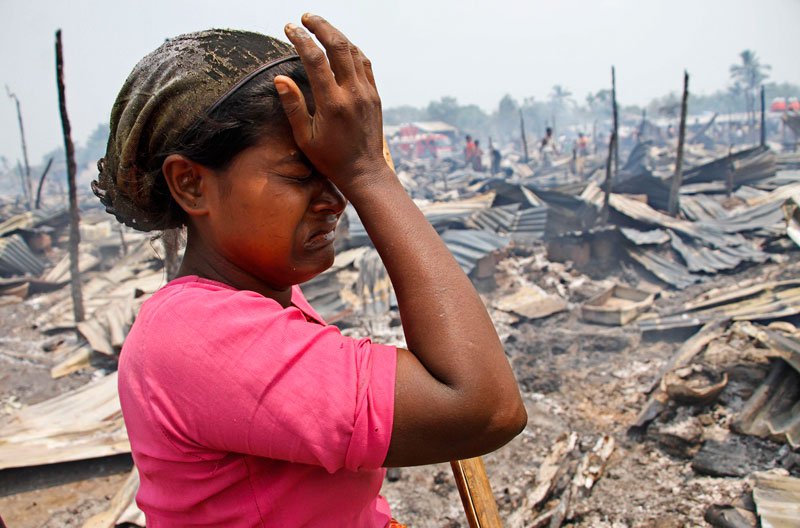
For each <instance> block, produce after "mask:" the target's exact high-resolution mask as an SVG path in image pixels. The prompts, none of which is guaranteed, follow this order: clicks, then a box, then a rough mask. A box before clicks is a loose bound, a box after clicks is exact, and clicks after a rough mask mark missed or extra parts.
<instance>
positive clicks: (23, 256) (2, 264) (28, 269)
mask: <svg viewBox="0 0 800 528" xmlns="http://www.w3.org/2000/svg"><path fill="white" fill-rule="evenodd" d="M44 268H45V265H44V263H43V262H42V261H41V260H39V259H38V258H36V255H34V254H33V253H32V252H31V250H30V248H29V247H28V244H26V243H25V240H23V238H22V237H21V236H19V235H11V236H7V237H3V238H0V274H4V275H31V276H34V277H38V276H39V275H41V274H42V272H44Z"/></svg>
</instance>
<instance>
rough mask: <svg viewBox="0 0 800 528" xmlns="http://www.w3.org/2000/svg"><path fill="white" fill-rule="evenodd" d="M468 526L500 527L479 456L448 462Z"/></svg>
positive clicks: (474, 527) (495, 505)
mask: <svg viewBox="0 0 800 528" xmlns="http://www.w3.org/2000/svg"><path fill="white" fill-rule="evenodd" d="M450 467H451V468H452V469H453V476H454V477H455V479H456V486H457V487H458V494H459V495H461V503H462V504H463V505H464V512H465V513H466V514H467V522H468V523H469V526H470V528H502V526H503V523H502V522H501V521H500V514H499V513H498V511H497V503H496V502H495V500H494V494H493V493H492V486H491V484H490V483H489V478H488V477H487V476H486V468H485V466H484V465H483V460H482V459H481V457H475V458H468V459H466V460H454V461H452V462H450Z"/></svg>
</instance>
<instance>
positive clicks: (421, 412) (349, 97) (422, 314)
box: [275, 15, 527, 465]
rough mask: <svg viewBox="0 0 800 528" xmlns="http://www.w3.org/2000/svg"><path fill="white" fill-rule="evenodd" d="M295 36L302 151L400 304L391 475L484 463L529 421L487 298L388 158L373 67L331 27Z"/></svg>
mask: <svg viewBox="0 0 800 528" xmlns="http://www.w3.org/2000/svg"><path fill="white" fill-rule="evenodd" d="M303 24H304V25H305V26H306V27H307V28H308V29H309V30H310V31H311V32H313V33H314V34H315V35H316V37H317V38H318V39H319V41H320V42H321V43H322V44H323V46H324V47H325V49H326V50H327V59H326V57H325V54H324V53H323V52H322V50H320V49H319V48H318V47H317V46H316V44H314V42H313V41H312V40H311V38H310V37H309V36H308V34H307V33H306V32H305V31H304V30H303V29H301V28H298V27H296V26H293V25H289V26H287V31H286V33H287V36H288V37H289V39H290V40H291V41H292V43H293V44H294V45H295V46H296V47H297V50H298V53H299V54H300V56H301V58H302V60H303V64H304V65H305V68H306V70H307V72H308V74H309V79H310V81H311V89H312V93H313V96H314V100H315V103H316V108H315V111H314V114H313V116H312V115H310V114H309V112H308V109H307V106H306V103H305V100H304V98H303V95H302V92H301V91H300V90H299V88H298V87H297V86H296V85H295V84H294V82H293V81H292V80H291V79H289V78H287V77H282V76H279V77H276V78H275V84H276V87H277V88H278V91H279V93H281V98H282V102H283V105H284V108H285V110H286V113H287V116H288V117H289V121H290V123H291V125H292V130H293V134H294V137H295V140H296V141H297V144H298V146H299V147H300V148H301V149H302V150H303V152H304V153H305V155H306V156H307V157H308V158H309V160H310V161H311V162H312V163H313V164H314V166H315V167H316V168H317V170H319V171H320V172H321V173H322V174H324V175H325V176H327V177H328V178H329V179H330V180H331V181H333V183H335V184H336V185H337V187H339V189H340V190H341V191H342V193H344V195H345V196H346V197H347V198H348V199H349V200H350V201H351V202H352V203H353V206H354V207H355V208H356V210H357V211H358V213H359V216H360V217H361V219H362V221H363V223H364V227H365V228H366V230H367V233H368V234H369V236H370V238H371V239H372V242H373V243H374V245H375V247H376V249H377V250H378V252H379V254H380V255H381V258H382V260H383V262H384V265H385V266H386V269H387V271H388V272H389V276H390V278H391V280H392V284H393V286H394V288H395V293H396V295H397V300H398V305H399V307H400V316H401V319H402V322H403V330H404V332H405V336H406V341H407V343H408V350H403V349H400V350H398V358H397V361H398V364H397V381H396V389H395V390H396V399H395V417H394V429H393V432H392V440H391V445H390V447H389V453H388V455H387V458H386V461H385V463H386V465H415V464H426V463H432V462H442V461H447V460H452V459H456V458H467V457H471V456H476V455H478V454H482V453H485V452H488V451H491V450H494V449H496V448H498V447H499V446H501V445H503V444H505V443H506V442H508V441H509V440H510V439H511V438H513V437H514V436H516V434H518V433H519V432H520V430H521V429H522V428H523V427H524V426H525V423H526V421H527V415H526V413H525V408H524V406H523V404H522V400H521V397H520V394H519V390H518V388H517V384H516V381H515V379H514V376H513V373H512V371H511V368H510V366H509V364H508V361H507V360H506V357H505V353H504V351H503V348H502V345H501V344H500V341H499V339H498V337H497V334H496V332H495V330H494V326H493V325H492V321H491V320H490V318H489V316H488V314H487V313H486V309H485V308H484V306H483V303H482V302H481V299H480V297H479V296H478V294H477V293H476V292H475V290H474V288H473V287H472V284H471V283H470V281H469V279H468V278H467V277H466V276H465V275H464V273H463V272H462V270H461V269H460V267H459V266H458V264H457V263H456V261H455V259H454V258H453V257H452V255H451V254H450V252H449V251H448V250H447V247H446V246H445V245H444V243H443V242H442V241H441V239H440V238H439V236H438V235H437V233H436V232H435V230H434V229H433V227H431V225H430V224H429V223H428V222H427V220H426V219H425V217H424V216H423V215H422V213H421V212H420V211H419V209H418V208H417V207H416V205H415V204H414V202H413V201H412V200H411V199H410V197H409V196H408V195H407V194H406V192H405V190H404V189H403V187H402V186H401V184H400V182H399V181H398V180H397V178H396V176H395V174H394V173H393V172H392V170H391V169H390V168H389V167H388V165H387V164H386V162H385V160H384V159H383V154H382V141H383V136H382V118H381V110H380V98H379V97H378V93H377V89H376V88H375V81H374V77H373V75H372V69H371V65H370V63H369V61H368V60H367V59H366V58H365V57H364V55H363V54H362V53H361V51H360V50H358V48H356V47H355V46H354V45H353V44H351V43H350V42H349V41H348V40H347V38H346V37H344V35H342V34H341V33H340V32H339V31H338V30H336V29H335V28H334V27H333V26H331V25H330V24H328V23H327V22H326V21H325V20H323V19H321V18H319V17H316V16H310V15H304V16H303Z"/></svg>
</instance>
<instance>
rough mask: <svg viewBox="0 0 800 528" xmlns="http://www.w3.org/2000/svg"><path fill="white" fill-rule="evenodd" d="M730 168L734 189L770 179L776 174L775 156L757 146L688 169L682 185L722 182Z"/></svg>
mask: <svg viewBox="0 0 800 528" xmlns="http://www.w3.org/2000/svg"><path fill="white" fill-rule="evenodd" d="M731 167H732V168H733V171H734V172H733V184H734V187H739V186H740V185H743V184H746V183H751V182H756V181H759V180H763V179H766V178H770V177H772V176H775V173H776V172H777V165H776V164H775V154H774V153H773V152H772V151H771V150H770V149H769V148H768V147H760V146H759V147H754V148H750V149H746V150H742V151H740V152H736V153H734V154H732V155H731V156H725V157H723V158H718V159H716V160H714V161H712V162H710V163H706V164H704V165H700V166H699V167H694V168H692V169H689V170H687V171H686V172H684V174H683V183H685V184H690V183H700V182H713V181H723V182H724V181H726V180H727V178H728V173H729V171H730V169H731Z"/></svg>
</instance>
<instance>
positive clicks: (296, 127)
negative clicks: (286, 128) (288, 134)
mask: <svg viewBox="0 0 800 528" xmlns="http://www.w3.org/2000/svg"><path fill="white" fill-rule="evenodd" d="M274 82H275V89H276V90H277V92H278V97H280V100H281V104H282V105H283V111H284V112H286V117H287V118H288V119H289V125H291V127H292V133H293V135H294V139H295V141H296V142H297V144H298V146H302V145H305V144H307V142H308V140H309V139H311V119H312V118H311V116H310V115H309V113H308V106H306V98H305V97H304V96H303V92H302V91H301V90H300V87H298V86H297V83H295V82H294V81H293V80H292V79H291V78H290V77H287V76H286V75H277V76H276V77H275V79H274Z"/></svg>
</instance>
